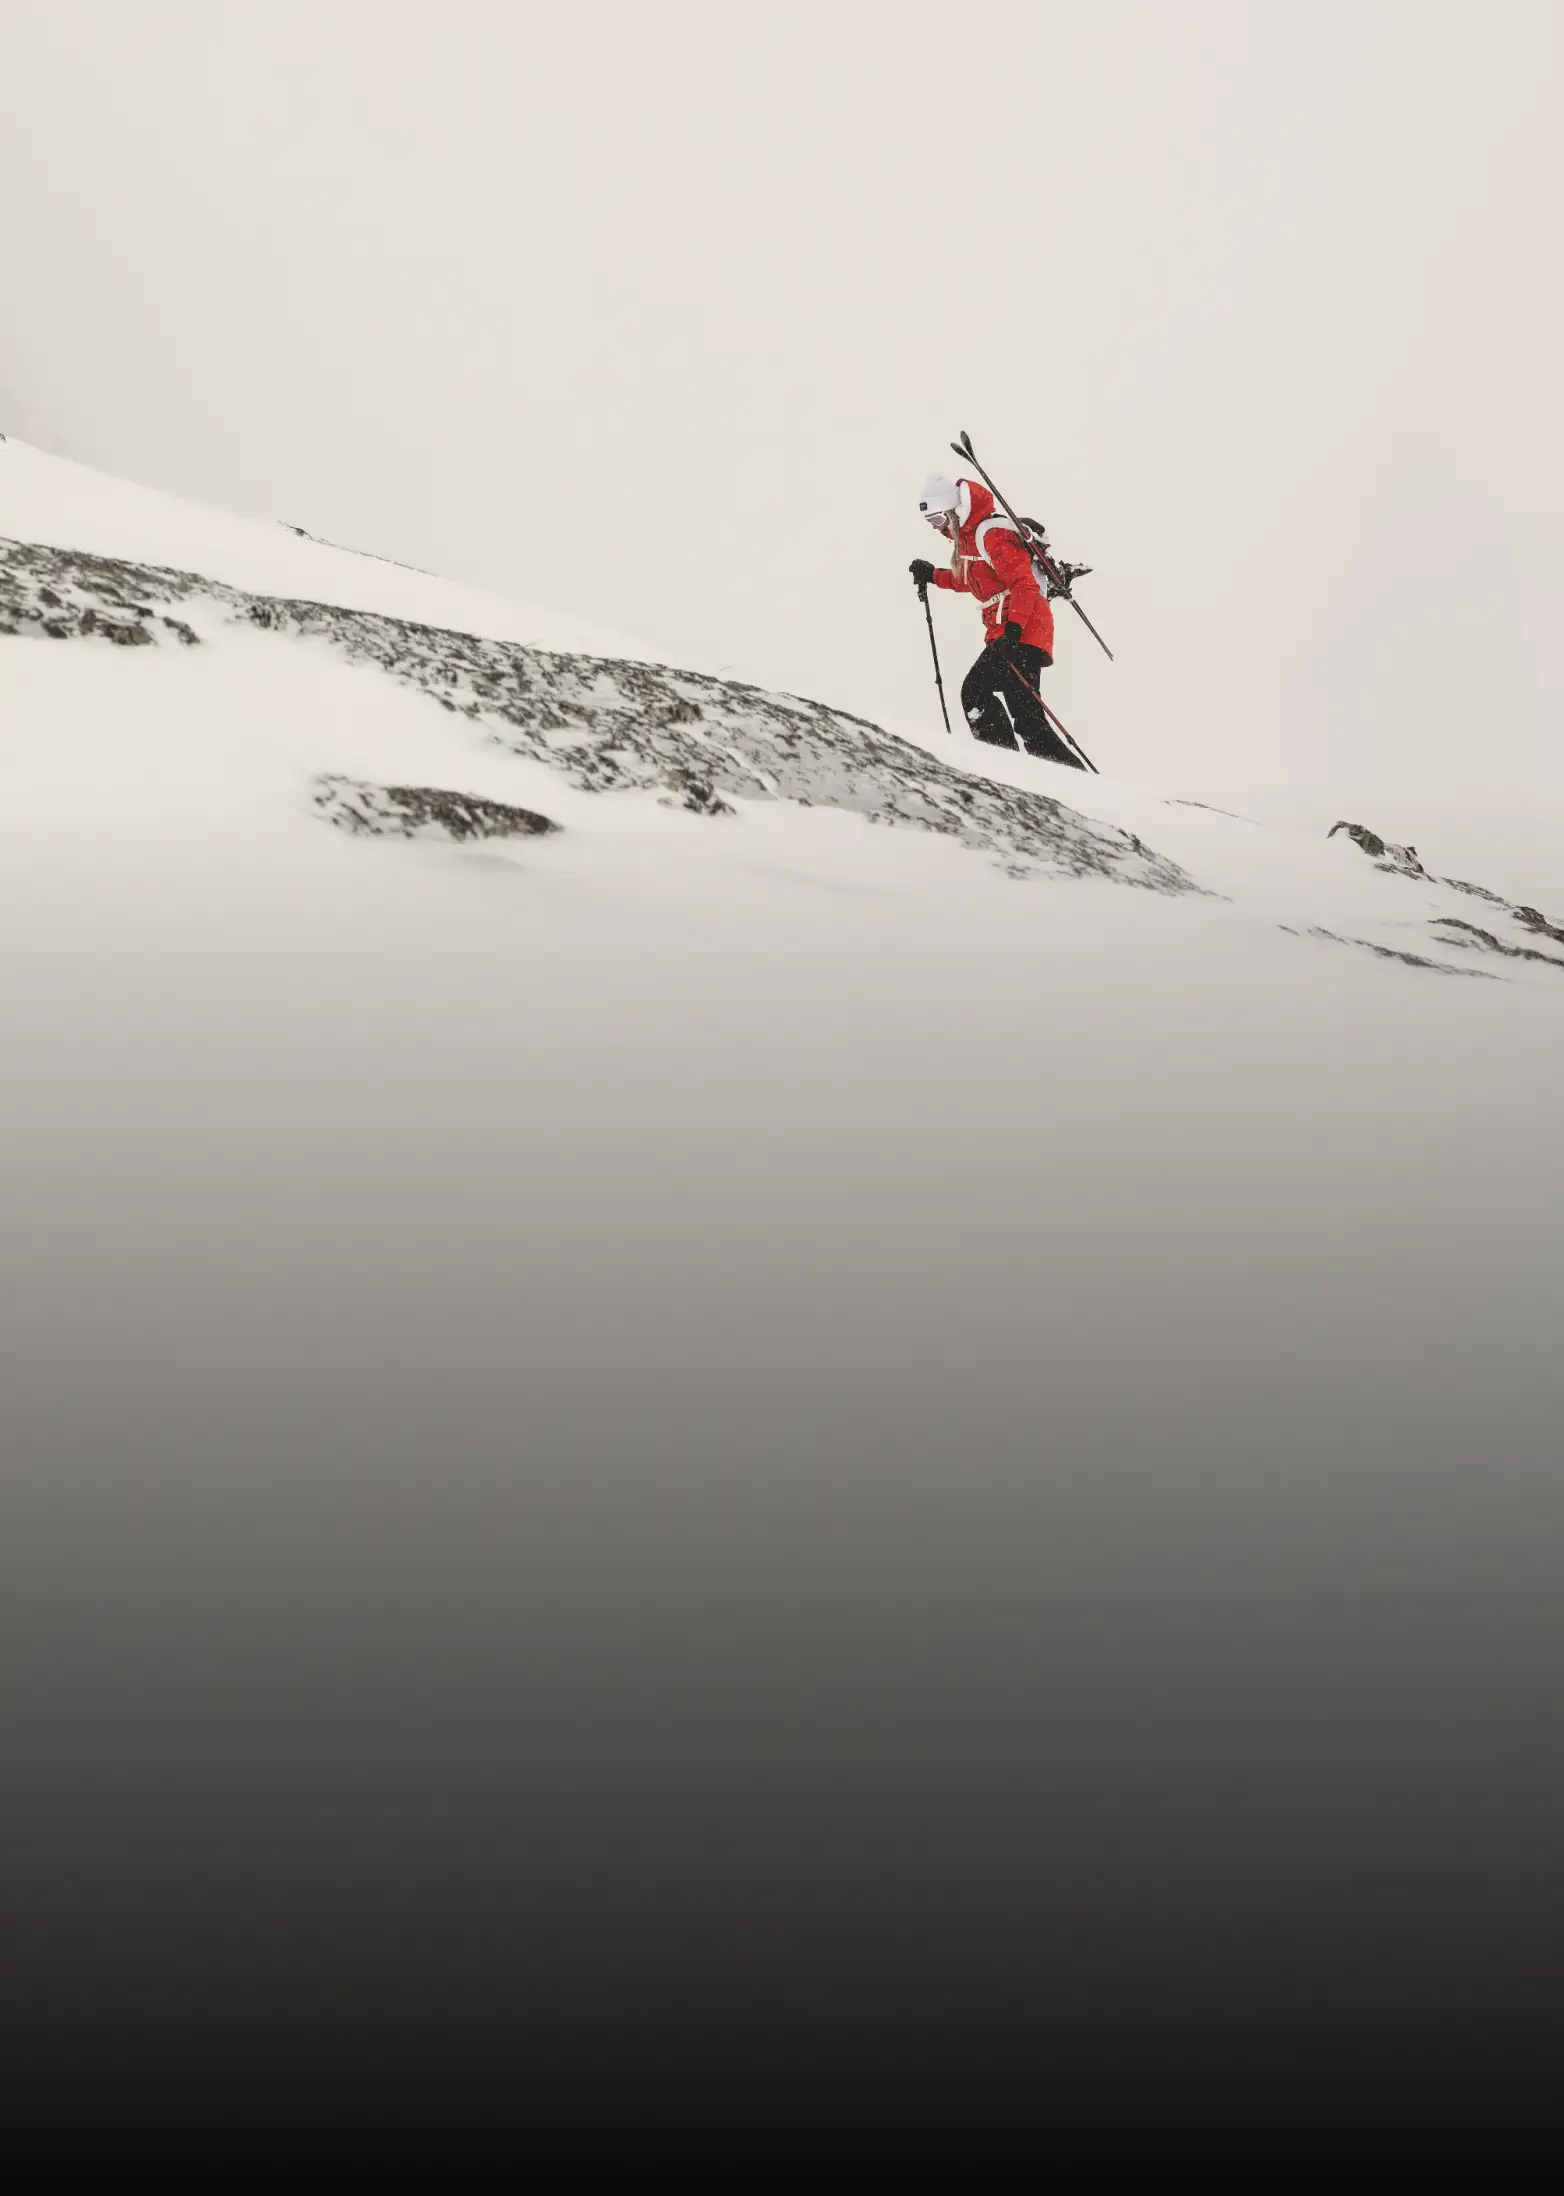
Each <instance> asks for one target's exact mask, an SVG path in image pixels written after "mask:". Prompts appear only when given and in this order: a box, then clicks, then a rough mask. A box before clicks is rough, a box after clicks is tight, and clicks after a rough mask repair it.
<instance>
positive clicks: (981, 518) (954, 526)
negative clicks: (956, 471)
mask: <svg viewBox="0 0 1564 2196" xmlns="http://www.w3.org/2000/svg"><path fill="white" fill-rule="evenodd" d="M918 508H919V510H920V511H921V512H922V513H923V515H924V517H925V518H926V519H927V520H928V522H929V524H930V525H931V526H932V527H933V528H934V529H935V531H936V532H937V533H941V534H944V535H945V536H946V538H947V539H948V540H949V541H950V542H951V544H952V548H953V554H952V556H951V561H950V566H949V569H948V570H941V571H936V570H935V568H934V566H933V565H932V564H930V563H929V562H928V560H927V559H926V558H924V557H915V558H914V559H913V561H912V564H911V566H910V567H909V569H910V571H911V573H912V577H913V580H914V583H915V584H916V585H917V587H918V588H919V590H920V591H921V590H922V589H923V588H925V587H927V586H929V585H930V584H931V583H932V584H933V585H934V586H935V587H943V588H946V589H949V590H952V591H953V592H955V593H956V594H959V595H975V596H976V597H977V602H978V607H979V609H980V610H981V611H982V613H983V629H984V633H985V636H986V637H985V641H984V647H983V653H982V655H981V656H979V658H978V660H977V662H976V663H975V664H974V665H973V666H972V669H971V670H970V671H969V672H968V673H967V675H966V677H965V679H963V681H962V683H961V707H962V710H963V712H964V713H965V716H966V720H967V722H968V724H969V725H970V726H971V727H972V735H973V737H974V739H979V740H986V741H987V742H988V744H989V745H990V746H991V747H1014V746H1015V744H1016V741H1017V739H1019V740H1020V742H1021V745H1022V746H1023V747H1024V748H1025V749H1026V752H1027V753H1028V754H1029V755H1042V756H1045V757H1046V758H1047V760H1048V761H1049V762H1058V763H1068V764H1069V766H1070V768H1071V769H1072V770H1080V769H1083V768H1084V767H1085V766H1084V764H1083V763H1082V762H1081V761H1080V760H1079V758H1078V757H1077V756H1075V755H1072V754H1071V752H1070V750H1069V749H1068V748H1067V747H1066V746H1065V744H1064V742H1063V740H1061V739H1060V738H1059V736H1058V734H1057V733H1056V732H1055V731H1054V728H1053V726H1052V725H1051V724H1050V723H1049V721H1048V717H1047V713H1046V711H1045V710H1044V708H1043V700H1042V695H1041V693H1040V692H1039V690H1038V679H1039V675H1040V674H1041V673H1042V672H1043V671H1045V670H1046V669H1047V668H1048V666H1049V665H1050V664H1051V663H1052V662H1053V660H1054V658H1053V646H1054V614H1053V610H1052V608H1051V607H1050V605H1049V602H1048V598H1047V596H1046V594H1045V593H1044V592H1043V590H1042V588H1040V587H1039V586H1038V584H1037V575H1036V573H1035V572H1034V571H1033V569H1032V559H1031V557H1030V555H1029V554H1028V553H1027V549H1026V546H1025V544H1024V542H1023V541H1022V539H1021V537H1020V535H1019V534H1018V533H1017V531H1016V529H1015V527H1014V526H1013V525H1012V524H1011V523H1010V521H1009V519H1007V518H1006V517H1005V515H1004V513H1003V512H999V513H998V514H997V515H996V511H995V504H994V498H993V496H992V494H991V493H990V492H989V490H988V489H987V488H985V487H984V486H983V484H982V482H981V481H976V480H956V481H951V480H947V479H946V478H945V477H944V475H943V474H942V473H931V474H930V476H929V478H928V479H927V480H926V481H925V482H924V484H923V497H922V500H921V502H920V503H919V505H918Z"/></svg>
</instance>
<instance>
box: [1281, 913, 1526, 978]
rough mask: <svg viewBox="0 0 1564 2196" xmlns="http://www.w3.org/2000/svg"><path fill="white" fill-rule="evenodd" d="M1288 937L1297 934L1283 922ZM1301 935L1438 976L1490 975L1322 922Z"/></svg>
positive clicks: (1489, 972) (1489, 973)
mask: <svg viewBox="0 0 1564 2196" xmlns="http://www.w3.org/2000/svg"><path fill="white" fill-rule="evenodd" d="M1282 928H1283V930H1285V931H1286V932H1287V934H1288V936H1289V937H1290V938H1296V937H1298V936H1299V932H1298V931H1296V930H1294V928H1293V926H1292V924H1291V923H1283V924H1282ZM1303 935H1305V936H1307V937H1310V938H1328V939H1329V940H1330V941H1331V943H1332V944H1333V945H1344V946H1361V947H1362V948H1363V950H1364V952H1365V953H1372V954H1374V955H1375V957H1376V958H1377V959H1379V960H1381V961H1400V962H1402V963H1403V964H1404V965H1405V966H1406V967H1407V968H1431V969H1433V970H1434V971H1435V973H1436V974H1437V975H1440V976H1491V975H1492V973H1493V972H1492V970H1491V969H1486V968H1455V967H1453V966H1452V964H1451V963H1450V962H1449V961H1431V960H1429V959H1428V957H1427V955H1426V954H1422V953H1407V952H1404V951H1403V950H1402V949H1401V948H1400V947H1399V946H1387V945H1380V944H1379V943H1378V942H1377V941H1376V940H1375V939H1373V938H1346V937H1343V936H1342V934H1341V932H1340V931H1339V930H1327V929H1326V928H1325V926H1324V924H1323V923H1312V924H1311V925H1310V926H1309V929H1308V931H1307V932H1306V933H1304V934H1303Z"/></svg>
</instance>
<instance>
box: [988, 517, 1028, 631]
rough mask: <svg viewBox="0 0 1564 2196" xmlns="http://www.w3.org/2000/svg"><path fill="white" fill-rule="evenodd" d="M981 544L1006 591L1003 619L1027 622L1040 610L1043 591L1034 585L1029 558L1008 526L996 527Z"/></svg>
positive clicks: (1026, 623)
mask: <svg viewBox="0 0 1564 2196" xmlns="http://www.w3.org/2000/svg"><path fill="white" fill-rule="evenodd" d="M983 546H984V553H985V555H986V556H987V558H988V561H989V563H990V564H991V565H992V566H993V567H994V570H995V571H996V572H997V573H998V574H999V577H1000V580H1001V581H1002V582H1003V584H1004V586H1005V587H1006V588H1007V589H1008V590H1009V594H1010V600H1009V601H1008V602H1007V603H1006V604H1005V618H1006V622H1007V623H1008V622H1009V621H1010V620H1011V619H1014V621H1015V623H1016V624H1017V625H1029V624H1030V623H1031V621H1032V619H1033V618H1034V617H1036V616H1038V615H1039V614H1040V613H1041V610H1042V605H1043V593H1042V589H1041V588H1040V587H1039V586H1038V584H1037V574H1036V573H1035V572H1034V571H1033V570H1032V560H1031V558H1030V557H1029V556H1028V555H1027V553H1026V551H1025V550H1024V549H1023V548H1022V546H1021V542H1020V539H1019V537H1018V536H1017V535H1016V534H1014V533H1012V532H1011V530H1010V528H1009V527H1008V526H1007V527H1006V528H1005V529H1004V531H1003V532H1001V531H1000V529H999V528H998V527H997V526H996V527H995V529H994V531H993V532H992V533H991V534H990V535H989V537H988V540H987V541H986V542H985V543H984V545H983Z"/></svg>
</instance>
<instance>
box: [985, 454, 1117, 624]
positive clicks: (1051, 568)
mask: <svg viewBox="0 0 1564 2196" xmlns="http://www.w3.org/2000/svg"><path fill="white" fill-rule="evenodd" d="M951 448H952V449H953V450H954V451H955V453H956V455H957V457H959V458H965V459H966V460H967V461H968V463H969V464H970V465H971V467H972V469H973V471H974V472H975V473H976V474H977V476H978V478H979V479H980V480H981V481H982V482H983V484H984V486H985V487H987V488H988V489H989V490H990V491H991V493H992V495H993V498H994V501H995V502H996V503H997V504H998V505H999V508H1000V509H1001V511H1003V512H1004V514H1005V516H1006V518H1007V519H1008V520H1009V521H1010V523H1011V525H1012V526H1013V527H1014V528H1015V530H1016V533H1017V534H1018V536H1019V537H1020V539H1021V540H1022V541H1023V542H1025V543H1026V544H1028V546H1029V547H1031V548H1032V554H1033V555H1034V556H1035V557H1036V558H1037V561H1038V562H1039V564H1041V566H1042V567H1043V570H1044V571H1045V572H1046V573H1047V574H1048V577H1049V580H1050V581H1051V582H1052V584H1053V586H1054V587H1055V588H1056V589H1057V591H1058V592H1059V593H1060V594H1061V595H1062V596H1063V597H1064V599H1065V601H1066V602H1067V603H1068V604H1069V605H1070V608H1071V609H1072V610H1073V611H1074V612H1075V614H1076V616H1077V617H1078V618H1079V619H1080V621H1081V623H1082V624H1083V625H1084V626H1085V628H1086V630H1087V632H1088V633H1090V635H1091V637H1092V639H1093V640H1094V641H1095V642H1096V643H1097V646H1098V647H1099V648H1100V649H1101V650H1102V652H1103V654H1104V655H1105V656H1106V657H1107V659H1108V661H1109V662H1110V663H1112V661H1113V650H1112V649H1111V648H1110V647H1109V646H1108V643H1107V642H1106V641H1105V640H1104V639H1103V637H1102V635H1101V634H1100V633H1099V632H1098V630H1097V628H1096V626H1095V625H1093V623H1092V621H1091V619H1090V618H1089V617H1088V616H1087V615H1086V612H1085V611H1084V610H1083V609H1082V608H1081V606H1080V604H1079V603H1078V602H1077V601H1076V599H1075V597H1074V596H1073V595H1072V594H1071V592H1070V583H1069V581H1068V580H1067V579H1066V578H1065V576H1064V574H1063V573H1062V572H1061V571H1060V569H1059V567H1058V565H1057V564H1055V562H1054V560H1053V558H1052V557H1051V556H1050V555H1049V554H1048V551H1047V550H1046V549H1038V548H1036V547H1035V546H1033V545H1032V537H1031V535H1030V534H1029V533H1028V532H1027V529H1026V527H1025V526H1024V525H1023V524H1022V522H1021V520H1020V519H1018V518H1017V517H1016V515H1015V513H1014V511H1012V510H1011V508H1010V506H1009V504H1008V503H1006V501H1005V499H1004V497H1003V496H1002V495H1001V494H1000V492H999V488H998V485H997V483H996V482H994V481H992V480H990V479H989V476H988V475H987V473H985V472H984V470H983V468H982V466H981V465H980V464H979V463H978V454H977V452H976V450H974V449H973V447H972V437H971V436H970V435H969V434H968V433H967V431H966V429H965V428H964V427H963V428H962V430H961V440H960V441H959V442H953V443H952V444H951Z"/></svg>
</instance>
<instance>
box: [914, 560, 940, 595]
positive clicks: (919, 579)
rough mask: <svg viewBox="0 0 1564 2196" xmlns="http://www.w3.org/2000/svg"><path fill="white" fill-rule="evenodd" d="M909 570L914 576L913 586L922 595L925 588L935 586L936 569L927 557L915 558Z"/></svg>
mask: <svg viewBox="0 0 1564 2196" xmlns="http://www.w3.org/2000/svg"><path fill="white" fill-rule="evenodd" d="M907 569H908V571H909V572H910V573H911V574H912V581H913V585H914V586H915V587H916V588H917V589H918V591H919V592H920V593H921V592H922V591H923V589H924V588H925V587H932V586H933V584H934V567H933V565H932V564H930V562H929V560H928V558H927V557H914V558H913V560H912V562H911V564H909V565H908V567H907Z"/></svg>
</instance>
